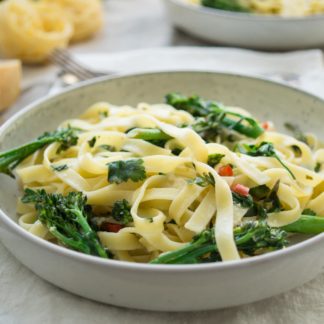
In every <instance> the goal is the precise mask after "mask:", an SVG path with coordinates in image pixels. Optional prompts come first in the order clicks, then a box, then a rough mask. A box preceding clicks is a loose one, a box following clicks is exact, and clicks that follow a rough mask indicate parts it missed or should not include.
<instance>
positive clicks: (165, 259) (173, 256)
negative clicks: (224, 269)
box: [150, 230, 216, 264]
mask: <svg viewBox="0 0 324 324" xmlns="http://www.w3.org/2000/svg"><path fill="white" fill-rule="evenodd" d="M210 241H212V232H211V230H206V231H204V232H202V233H201V234H200V236H199V237H198V239H196V240H195V239H194V240H193V242H191V243H189V244H187V245H186V246H184V247H183V248H181V249H178V250H175V251H171V252H167V253H163V254H161V255H160V256H159V257H157V258H156V259H154V260H152V261H151V262H150V263H153V264H154V263H156V264H158V263H173V264H174V263H183V262H184V261H183V260H186V259H192V257H191V256H190V254H191V253H194V256H195V257H196V254H197V251H198V250H199V249H200V248H201V246H202V245H203V244H206V243H209V242H210ZM211 246H213V249H214V250H215V246H216V245H215V244H211ZM186 263H191V262H186Z"/></svg>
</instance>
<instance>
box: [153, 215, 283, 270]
mask: <svg viewBox="0 0 324 324" xmlns="http://www.w3.org/2000/svg"><path fill="white" fill-rule="evenodd" d="M286 236H287V233H286V232H285V231H284V230H282V229H277V228H271V227H269V226H268V225H267V224H266V223H265V222H263V221H262V222H258V221H252V222H247V223H245V224H243V225H241V226H238V227H236V228H235V229H234V239H235V243H236V246H237V248H238V250H239V251H241V252H243V253H245V254H247V255H250V256H253V255H256V254H258V253H259V252H260V251H261V250H262V252H264V251H273V250H278V249H282V248H283V247H285V246H286V245H287V244H288V242H287V240H286ZM215 252H216V253H218V248H217V245H216V240H215V236H214V229H209V230H205V231H203V232H202V233H200V234H198V235H196V236H195V237H194V238H193V240H192V242H191V243H189V244H187V245H186V246H185V247H183V248H181V249H178V250H176V251H171V252H167V253H163V254H161V255H160V256H159V257H157V258H156V259H154V260H152V261H151V263H153V264H159V263H163V264H188V263H202V262H204V259H207V260H208V258H209V254H210V253H215ZM216 259H218V258H216Z"/></svg>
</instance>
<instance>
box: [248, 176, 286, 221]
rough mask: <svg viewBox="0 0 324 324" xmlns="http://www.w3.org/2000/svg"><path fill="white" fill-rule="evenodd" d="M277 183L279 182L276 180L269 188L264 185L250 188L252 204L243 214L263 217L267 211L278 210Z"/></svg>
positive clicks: (279, 207)
mask: <svg viewBox="0 0 324 324" xmlns="http://www.w3.org/2000/svg"><path fill="white" fill-rule="evenodd" d="M279 185H280V182H279V181H277V182H276V184H275V185H274V186H273V188H272V189H271V190H270V189H269V188H268V187H267V186H265V185H261V186H257V187H253V188H251V189H250V192H249V193H250V195H251V197H252V198H253V205H252V206H251V207H250V209H249V210H248V211H247V212H246V214H245V215H244V216H245V217H250V216H259V217H260V218H261V219H264V218H266V217H267V213H273V212H279V211H280V210H281V203H280V200H279V197H278V190H279Z"/></svg>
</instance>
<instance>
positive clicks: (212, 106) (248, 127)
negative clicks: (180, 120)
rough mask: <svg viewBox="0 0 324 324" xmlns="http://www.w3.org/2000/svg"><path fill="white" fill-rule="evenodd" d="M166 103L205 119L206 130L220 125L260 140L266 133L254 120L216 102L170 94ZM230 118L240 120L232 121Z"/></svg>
mask: <svg viewBox="0 0 324 324" xmlns="http://www.w3.org/2000/svg"><path fill="white" fill-rule="evenodd" d="M166 102H167V104H169V105H171V106H173V107H174V108H176V109H181V110H185V111H187V112H188V113H190V114H191V115H192V116H194V117H203V118H204V119H205V123H206V126H205V130H207V129H208V128H209V129H213V128H215V125H220V126H223V127H224V128H227V129H230V130H234V131H236V132H238V133H240V134H242V135H245V136H247V137H251V138H258V137H259V136H260V135H261V134H263V133H264V129H263V128H262V127H261V126H260V125H259V124H258V122H257V121H256V120H254V119H253V118H250V117H247V116H244V115H241V114H238V113H236V112H232V111H229V110H227V109H224V108H222V107H220V105H218V104H217V103H216V102H214V101H204V100H202V99H201V98H200V97H198V96H191V97H186V96H183V95H181V94H179V93H170V94H168V95H166ZM230 116H234V117H237V118H238V119H232V118H230ZM243 122H245V124H244V123H243ZM194 125H195V124H193V125H192V126H193V129H195V127H194Z"/></svg>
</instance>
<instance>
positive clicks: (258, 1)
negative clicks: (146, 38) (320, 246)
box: [186, 0, 324, 17]
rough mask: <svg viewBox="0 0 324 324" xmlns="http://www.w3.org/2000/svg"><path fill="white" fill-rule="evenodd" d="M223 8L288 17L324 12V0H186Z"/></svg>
mask: <svg viewBox="0 0 324 324" xmlns="http://www.w3.org/2000/svg"><path fill="white" fill-rule="evenodd" d="M186 1H188V2H190V3H193V4H202V5H203V6H206V7H211V8H215V9H221V10H229V11H242V12H249V11H250V12H255V13H259V14H266V15H273V14H275V15H281V16H286V17H289V16H291V17H293V16H307V15H313V14H322V13H324V1H323V0H186Z"/></svg>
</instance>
